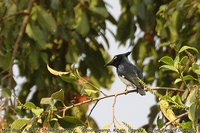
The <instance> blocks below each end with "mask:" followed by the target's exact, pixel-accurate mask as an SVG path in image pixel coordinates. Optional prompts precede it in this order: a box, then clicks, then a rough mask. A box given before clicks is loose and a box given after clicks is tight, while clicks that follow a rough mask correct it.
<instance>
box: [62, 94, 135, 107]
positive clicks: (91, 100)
mask: <svg viewBox="0 0 200 133" xmlns="http://www.w3.org/2000/svg"><path fill="white" fill-rule="evenodd" d="M133 92H137V90H129V91H124V92H120V93H117V94H110V95H106V96H102V97H98V98H91V99H88V100H86V101H83V102H80V103H76V104H73V105H70V106H66V107H64V108H63V110H68V109H71V108H73V107H77V106H80V105H83V104H86V103H91V102H94V101H100V100H103V99H106V98H109V97H115V96H116V95H117V96H120V95H124V94H129V93H133ZM63 110H61V111H63Z"/></svg>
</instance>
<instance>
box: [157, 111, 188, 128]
mask: <svg viewBox="0 0 200 133" xmlns="http://www.w3.org/2000/svg"><path fill="white" fill-rule="evenodd" d="M187 114H188V112H185V113H183V114H181V115H179V116H177V117H176V119H174V120H173V121H169V122H167V123H166V124H165V125H164V126H163V127H162V128H160V131H162V130H164V129H165V128H166V127H167V126H168V125H170V124H172V123H173V122H175V121H176V120H178V119H180V118H181V117H183V116H186V115H187Z"/></svg>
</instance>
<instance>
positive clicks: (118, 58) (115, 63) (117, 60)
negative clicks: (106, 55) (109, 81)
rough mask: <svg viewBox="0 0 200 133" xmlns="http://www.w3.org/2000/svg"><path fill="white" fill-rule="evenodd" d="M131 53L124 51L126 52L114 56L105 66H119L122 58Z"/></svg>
mask: <svg viewBox="0 0 200 133" xmlns="http://www.w3.org/2000/svg"><path fill="white" fill-rule="evenodd" d="M130 53H131V52H126V53H124V54H118V55H115V56H114V57H113V59H112V60H111V61H110V62H108V63H107V64H106V65H105V66H115V67H117V66H118V65H119V64H120V62H121V60H122V59H123V58H124V57H128V55H129V54H130Z"/></svg>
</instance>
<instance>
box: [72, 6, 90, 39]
mask: <svg viewBox="0 0 200 133" xmlns="http://www.w3.org/2000/svg"><path fill="white" fill-rule="evenodd" d="M75 15H76V30H77V31H78V32H79V33H80V34H82V35H83V36H86V35H87V33H88V32H89V30H90V24H89V21H88V16H87V14H86V12H85V11H84V10H82V9H81V7H80V6H77V7H76V8H75Z"/></svg>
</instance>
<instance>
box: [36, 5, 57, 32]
mask: <svg viewBox="0 0 200 133" xmlns="http://www.w3.org/2000/svg"><path fill="white" fill-rule="evenodd" d="M36 9H37V10H36V11H37V14H38V17H37V20H38V22H39V24H40V25H41V26H42V27H43V28H44V29H47V30H48V31H49V32H51V33H54V32H56V27H57V26H56V21H55V20H54V18H53V16H52V14H50V13H48V12H47V10H44V9H43V8H41V7H40V6H36Z"/></svg>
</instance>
